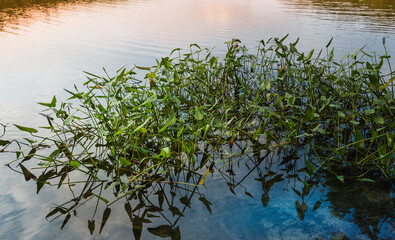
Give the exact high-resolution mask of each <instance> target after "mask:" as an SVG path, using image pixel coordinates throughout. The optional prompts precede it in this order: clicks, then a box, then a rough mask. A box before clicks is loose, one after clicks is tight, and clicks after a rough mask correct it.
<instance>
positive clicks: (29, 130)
mask: <svg viewBox="0 0 395 240" xmlns="http://www.w3.org/2000/svg"><path fill="white" fill-rule="evenodd" d="M14 126H15V127H17V128H18V129H19V130H21V131H24V132H29V133H37V132H38V131H37V130H36V129H34V128H29V127H23V126H19V125H16V124H14Z"/></svg>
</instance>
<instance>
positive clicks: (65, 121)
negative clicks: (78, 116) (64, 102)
mask: <svg viewBox="0 0 395 240" xmlns="http://www.w3.org/2000/svg"><path fill="white" fill-rule="evenodd" d="M73 120H74V115H73V114H70V115H69V116H67V118H66V120H64V121H63V125H69V124H70V123H71V122H72V121H73Z"/></svg>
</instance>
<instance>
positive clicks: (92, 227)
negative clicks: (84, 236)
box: [88, 220, 95, 235]
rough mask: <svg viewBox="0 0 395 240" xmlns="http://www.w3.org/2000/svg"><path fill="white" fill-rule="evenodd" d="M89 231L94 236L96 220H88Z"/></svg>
mask: <svg viewBox="0 0 395 240" xmlns="http://www.w3.org/2000/svg"><path fill="white" fill-rule="evenodd" d="M88 229H89V232H90V233H91V235H92V234H93V231H95V220H88Z"/></svg>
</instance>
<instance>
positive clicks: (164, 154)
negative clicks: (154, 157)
mask: <svg viewBox="0 0 395 240" xmlns="http://www.w3.org/2000/svg"><path fill="white" fill-rule="evenodd" d="M159 156H162V157H163V158H169V157H170V148H169V147H165V148H162V150H160V154H159Z"/></svg>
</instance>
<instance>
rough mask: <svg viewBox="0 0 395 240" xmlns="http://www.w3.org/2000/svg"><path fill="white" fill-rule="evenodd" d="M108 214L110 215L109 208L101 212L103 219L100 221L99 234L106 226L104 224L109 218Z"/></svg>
mask: <svg viewBox="0 0 395 240" xmlns="http://www.w3.org/2000/svg"><path fill="white" fill-rule="evenodd" d="M110 214H111V208H106V209H105V210H104V212H103V218H102V221H101V226H100V231H99V234H101V231H102V230H103V228H104V225H106V222H107V220H108V218H109V217H110Z"/></svg>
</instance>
